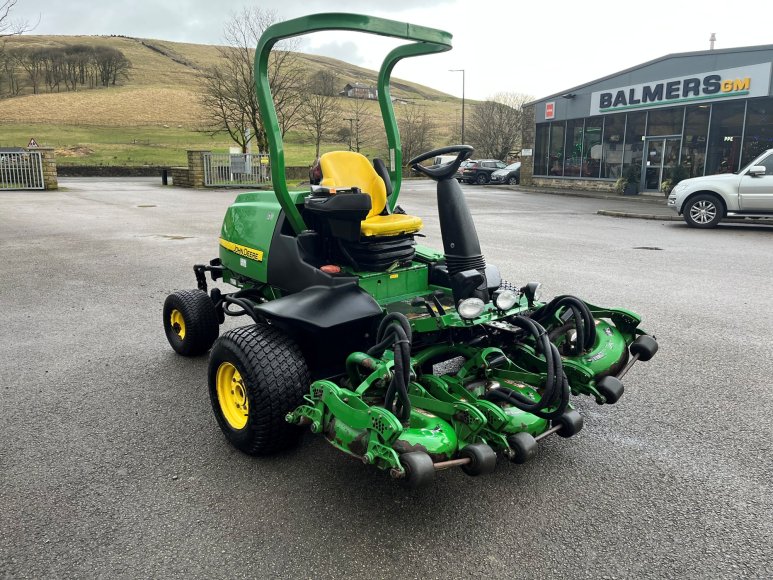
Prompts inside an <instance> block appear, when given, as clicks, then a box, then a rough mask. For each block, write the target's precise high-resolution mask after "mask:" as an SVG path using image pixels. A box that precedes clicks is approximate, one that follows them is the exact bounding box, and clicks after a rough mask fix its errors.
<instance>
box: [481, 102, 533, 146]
mask: <svg viewBox="0 0 773 580" xmlns="http://www.w3.org/2000/svg"><path fill="white" fill-rule="evenodd" d="M531 100H533V97H530V96H528V95H523V94H519V93H497V94H496V95H494V96H493V97H490V98H489V99H488V100H486V101H483V102H482V103H480V104H479V105H477V106H476V107H475V108H474V109H473V111H472V115H471V119H470V123H469V125H468V129H467V136H468V141H469V142H470V143H471V144H472V145H474V146H475V156H476V157H489V158H492V159H506V158H507V156H508V154H509V153H510V152H511V151H513V150H516V149H518V147H519V146H520V142H521V121H522V119H523V105H524V104H525V103H527V102H529V101H531Z"/></svg>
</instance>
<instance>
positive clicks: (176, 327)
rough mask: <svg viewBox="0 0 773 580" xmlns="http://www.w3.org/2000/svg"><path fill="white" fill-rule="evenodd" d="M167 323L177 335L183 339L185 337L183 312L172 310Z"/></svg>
mask: <svg viewBox="0 0 773 580" xmlns="http://www.w3.org/2000/svg"><path fill="white" fill-rule="evenodd" d="M169 324H170V325H171V327H172V331H173V332H174V333H175V334H176V335H177V337H178V338H179V339H180V340H183V339H184V338H185V319H184V318H183V313H182V312H180V311H179V310H177V309H174V310H172V313H171V314H170V315H169Z"/></svg>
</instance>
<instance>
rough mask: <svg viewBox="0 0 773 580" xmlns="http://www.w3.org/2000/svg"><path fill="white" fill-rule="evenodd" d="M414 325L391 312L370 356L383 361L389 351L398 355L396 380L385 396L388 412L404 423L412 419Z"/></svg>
mask: <svg viewBox="0 0 773 580" xmlns="http://www.w3.org/2000/svg"><path fill="white" fill-rule="evenodd" d="M412 338H413V333H412V331H411V324H410V322H408V319H407V318H406V317H405V315H404V314H401V313H400V312H390V313H389V314H387V315H386V316H385V317H384V318H383V319H382V320H381V323H380V324H379V325H378V332H377V333H376V341H377V342H376V345H375V346H373V347H371V348H370V349H369V350H368V354H369V355H370V356H373V357H377V358H380V357H381V356H382V355H383V354H384V351H385V350H386V349H387V348H390V347H391V348H392V352H393V353H394V363H395V364H394V367H393V368H392V371H393V372H392V380H391V381H390V383H389V387H387V391H386V395H385V396H384V408H386V409H388V410H390V411H392V410H393V409H394V413H395V415H397V418H398V419H400V420H401V421H408V420H409V419H410V417H411V401H410V399H409V397H408V383H409V382H410V380H411V340H412Z"/></svg>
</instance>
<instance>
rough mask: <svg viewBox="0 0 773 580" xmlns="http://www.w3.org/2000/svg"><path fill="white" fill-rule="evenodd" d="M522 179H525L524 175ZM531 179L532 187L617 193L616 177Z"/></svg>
mask: <svg viewBox="0 0 773 580" xmlns="http://www.w3.org/2000/svg"><path fill="white" fill-rule="evenodd" d="M521 175H522V176H523V165H521ZM521 179H523V177H522V178H521ZM530 181H531V183H530V185H531V186H532V187H544V188H546V189H581V190H584V191H603V192H609V193H617V192H616V191H615V180H614V179H610V180H605V179H566V178H561V177H531V178H530ZM522 183H523V182H522ZM524 185H525V184H524Z"/></svg>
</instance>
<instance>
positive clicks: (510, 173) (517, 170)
mask: <svg viewBox="0 0 773 580" xmlns="http://www.w3.org/2000/svg"><path fill="white" fill-rule="evenodd" d="M491 183H507V184H509V185H518V184H519V183H521V162H520V161H516V162H515V163H511V164H510V165H508V166H507V167H505V168H504V169H497V170H496V171H495V172H494V173H492V174H491Z"/></svg>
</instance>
